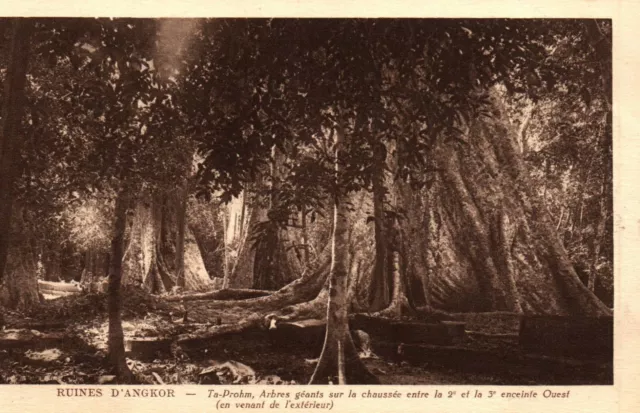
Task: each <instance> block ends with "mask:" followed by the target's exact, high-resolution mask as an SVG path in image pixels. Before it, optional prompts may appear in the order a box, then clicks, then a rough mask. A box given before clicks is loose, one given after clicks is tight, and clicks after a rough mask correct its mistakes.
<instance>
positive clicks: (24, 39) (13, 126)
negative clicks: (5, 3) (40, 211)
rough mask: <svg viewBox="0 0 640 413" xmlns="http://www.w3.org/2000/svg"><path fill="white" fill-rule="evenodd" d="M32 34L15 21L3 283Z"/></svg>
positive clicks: (1, 195)
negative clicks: (15, 162) (15, 163)
mask: <svg viewBox="0 0 640 413" xmlns="http://www.w3.org/2000/svg"><path fill="white" fill-rule="evenodd" d="M30 31H31V28H30V23H29V22H28V21H27V20H26V19H22V18H15V19H13V20H12V29H11V46H10V51H9V63H8V66H7V72H6V77H5V84H4V88H5V89H4V96H3V102H2V135H1V136H0V283H1V282H2V279H3V275H4V270H5V266H6V263H7V254H8V252H9V246H10V242H11V240H10V239H9V232H10V227H11V208H12V205H13V194H12V191H13V185H14V184H13V182H14V180H15V178H16V168H15V165H14V160H15V159H16V158H17V154H18V153H19V151H20V144H21V140H20V139H19V137H18V131H19V129H20V123H21V121H22V117H23V105H24V100H25V97H24V88H25V83H26V75H27V65H28V62H29V57H28V54H29V37H30Z"/></svg>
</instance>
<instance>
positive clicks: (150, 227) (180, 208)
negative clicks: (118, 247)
mask: <svg viewBox="0 0 640 413" xmlns="http://www.w3.org/2000/svg"><path fill="white" fill-rule="evenodd" d="M178 192H180V194H170V195H167V194H156V195H154V196H152V197H149V198H146V199H143V200H140V201H138V202H137V203H136V206H135V210H134V212H133V219H132V224H131V227H130V229H129V231H127V239H128V247H127V251H126V254H125V260H124V276H123V283H124V284H133V285H143V286H144V287H145V288H146V289H147V290H148V291H150V292H152V293H156V294H161V293H165V292H169V291H171V289H172V288H173V287H174V286H177V285H178V281H179V276H180V273H182V278H183V280H184V287H183V288H184V290H186V291H202V290H206V289H208V288H210V287H211V280H210V278H209V274H208V273H207V270H206V269H205V267H204V261H203V260H202V255H201V253H200V248H199V247H198V244H197V242H196V240H195V237H194V235H193V233H192V232H191V229H190V228H189V226H188V225H187V224H186V203H185V201H186V200H185V199H184V197H185V196H186V194H185V192H182V191H178ZM181 232H182V234H181ZM180 264H181V267H182V268H180Z"/></svg>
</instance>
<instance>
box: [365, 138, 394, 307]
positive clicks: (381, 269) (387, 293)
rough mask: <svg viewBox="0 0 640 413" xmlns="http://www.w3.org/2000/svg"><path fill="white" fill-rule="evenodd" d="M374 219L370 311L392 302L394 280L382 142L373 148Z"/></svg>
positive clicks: (385, 150)
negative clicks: (386, 214)
mask: <svg viewBox="0 0 640 413" xmlns="http://www.w3.org/2000/svg"><path fill="white" fill-rule="evenodd" d="M373 151H374V152H373V161H374V168H373V177H372V186H373V219H374V225H375V231H374V233H375V247H376V249H375V264H374V267H373V277H372V279H371V284H370V291H369V311H374V312H375V311H380V310H382V309H384V308H387V307H388V306H389V304H390V302H391V294H392V287H391V282H392V280H391V279H390V277H389V263H388V257H389V251H388V247H387V246H388V241H387V237H386V231H385V224H386V218H385V212H384V203H385V198H386V193H387V189H386V188H385V185H384V182H385V170H386V154H387V148H386V147H385V145H384V144H383V143H382V142H376V144H375V146H374V150H373Z"/></svg>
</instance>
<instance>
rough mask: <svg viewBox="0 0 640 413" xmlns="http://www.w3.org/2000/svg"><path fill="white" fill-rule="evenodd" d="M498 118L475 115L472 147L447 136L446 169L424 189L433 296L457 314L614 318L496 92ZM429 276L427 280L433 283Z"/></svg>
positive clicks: (437, 156)
mask: <svg viewBox="0 0 640 413" xmlns="http://www.w3.org/2000/svg"><path fill="white" fill-rule="evenodd" d="M490 109H491V112H492V113H493V115H492V117H491V118H490V119H487V118H480V119H475V120H472V121H471V123H470V124H469V125H466V126H465V127H464V129H466V131H467V138H466V142H467V143H466V144H455V143H452V142H451V141H445V140H440V141H439V142H437V143H436V144H435V146H434V149H433V151H432V159H433V162H434V167H435V169H436V170H438V171H439V172H438V175H437V176H436V179H435V180H434V183H433V185H431V186H430V187H428V188H425V189H424V190H423V192H424V196H425V197H426V199H427V200H428V205H429V206H428V208H427V209H426V210H425V211H424V213H425V214H426V218H425V220H426V222H428V223H430V224H429V225H428V228H427V229H428V232H427V234H425V235H424V236H423V237H420V238H421V239H425V240H430V239H431V240H438V242H437V243H435V242H430V243H428V244H427V245H428V249H429V256H430V258H429V259H428V260H427V273H428V274H432V275H431V276H430V277H429V279H428V280H427V279H426V278H424V276H422V277H423V287H424V286H427V287H426V288H425V289H424V294H425V295H426V297H425V301H428V302H430V303H431V306H432V307H433V308H436V309H440V310H444V311H450V312H466V311H509V312H520V311H522V312H524V313H531V314H536V313H542V314H579V315H607V314H610V313H611V311H610V310H609V309H608V308H607V307H606V306H605V305H604V304H603V303H602V302H600V300H599V299H598V298H597V297H596V296H595V295H594V294H593V293H592V292H590V291H589V290H588V289H587V288H586V287H585V286H584V285H582V283H581V282H580V279H579V278H578V276H577V274H576V273H575V270H574V269H573V266H572V264H571V262H570V260H569V258H568V256H567V253H566V251H565V249H564V247H563V245H562V243H561V241H560V239H559V236H558V233H557V231H556V228H555V225H556V222H555V220H552V219H551V217H550V216H549V214H548V212H547V210H546V208H545V205H544V202H541V201H540V199H539V197H538V196H537V194H536V193H535V187H534V186H533V185H531V182H530V177H529V175H528V172H527V171H526V169H525V167H524V163H523V161H522V154H521V151H520V149H519V147H518V144H517V142H516V139H515V138H516V136H517V132H516V131H514V130H513V129H512V128H511V127H510V126H509V125H510V124H509V122H508V121H507V120H506V111H505V110H504V109H503V108H502V105H501V102H500V101H499V100H498V98H497V97H494V96H492V97H491V106H490ZM427 281H428V282H427Z"/></svg>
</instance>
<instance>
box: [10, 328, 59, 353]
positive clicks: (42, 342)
mask: <svg viewBox="0 0 640 413" xmlns="http://www.w3.org/2000/svg"><path fill="white" fill-rule="evenodd" d="M64 338H65V336H64V334H63V333H41V332H39V331H36V330H26V329H21V330H4V331H0V348H3V349H9V348H46V347H47V346H55V345H59V344H60V343H62V341H63V340H64Z"/></svg>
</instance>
